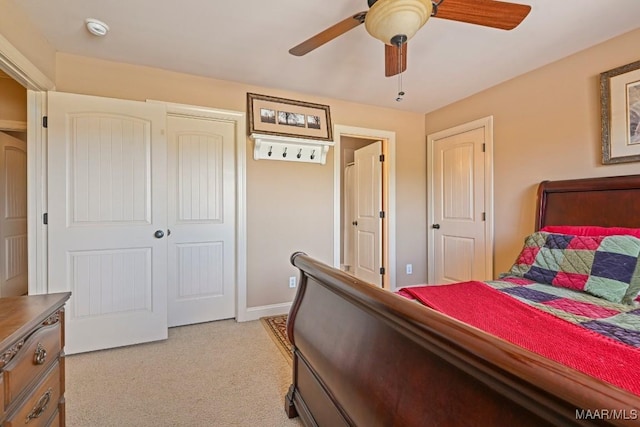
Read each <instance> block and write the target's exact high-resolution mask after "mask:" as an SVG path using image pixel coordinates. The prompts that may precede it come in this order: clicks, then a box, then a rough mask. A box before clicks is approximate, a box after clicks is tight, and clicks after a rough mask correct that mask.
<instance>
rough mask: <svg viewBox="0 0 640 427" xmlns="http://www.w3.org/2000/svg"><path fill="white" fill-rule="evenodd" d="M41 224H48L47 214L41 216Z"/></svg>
mask: <svg viewBox="0 0 640 427" xmlns="http://www.w3.org/2000/svg"><path fill="white" fill-rule="evenodd" d="M42 223H43V224H45V225H46V224H49V214H48V213H44V214H42Z"/></svg>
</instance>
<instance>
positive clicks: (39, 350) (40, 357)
mask: <svg viewBox="0 0 640 427" xmlns="http://www.w3.org/2000/svg"><path fill="white" fill-rule="evenodd" d="M46 360H47V350H45V348H44V347H43V346H42V344H40V343H38V347H36V351H35V353H34V354H33V363H35V364H36V365H42V364H44V362H45V361H46Z"/></svg>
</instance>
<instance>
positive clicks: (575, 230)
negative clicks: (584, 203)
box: [540, 225, 640, 238]
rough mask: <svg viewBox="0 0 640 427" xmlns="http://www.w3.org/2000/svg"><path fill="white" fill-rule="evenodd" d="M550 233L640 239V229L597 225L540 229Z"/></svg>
mask: <svg viewBox="0 0 640 427" xmlns="http://www.w3.org/2000/svg"><path fill="white" fill-rule="evenodd" d="M540 231H547V232H549V233H559V234H571V235H574V236H617V235H629V236H635V237H638V238H640V228H626V227H600V226H597V225H547V226H544V227H542V228H541V229H540Z"/></svg>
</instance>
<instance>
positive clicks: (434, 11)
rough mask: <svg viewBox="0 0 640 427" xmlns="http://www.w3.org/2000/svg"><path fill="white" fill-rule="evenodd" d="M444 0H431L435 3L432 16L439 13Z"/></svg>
mask: <svg viewBox="0 0 640 427" xmlns="http://www.w3.org/2000/svg"><path fill="white" fill-rule="evenodd" d="M443 1H444V0H440V1H439V2H435V1H431V4H432V5H433V9H431V16H436V15H437V14H438V6H440V5H441V4H442V2H443Z"/></svg>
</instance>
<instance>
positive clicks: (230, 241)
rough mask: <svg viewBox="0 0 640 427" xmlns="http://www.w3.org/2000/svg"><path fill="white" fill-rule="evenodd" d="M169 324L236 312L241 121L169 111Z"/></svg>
mask: <svg viewBox="0 0 640 427" xmlns="http://www.w3.org/2000/svg"><path fill="white" fill-rule="evenodd" d="M167 127H168V135H169V229H170V230H171V235H170V236H169V238H168V240H167V242H168V244H169V297H168V298H169V299H168V303H169V326H180V325H187V324H192V323H199V322H207V321H212V320H219V319H229V318H232V317H235V314H236V313H235V282H236V279H235V277H236V276H235V270H236V268H235V232H236V226H235V225H236V220H235V217H236V212H235V156H234V152H235V133H236V123H235V122H232V121H225V120H213V119H204V118H194V117H175V116H169V117H168V119H167Z"/></svg>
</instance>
